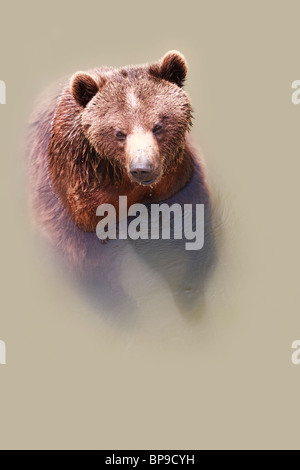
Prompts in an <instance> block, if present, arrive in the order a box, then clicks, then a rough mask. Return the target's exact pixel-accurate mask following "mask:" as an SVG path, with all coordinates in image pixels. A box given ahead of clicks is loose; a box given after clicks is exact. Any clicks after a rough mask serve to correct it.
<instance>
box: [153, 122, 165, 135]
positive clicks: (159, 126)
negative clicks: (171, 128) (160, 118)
mask: <svg viewBox="0 0 300 470" xmlns="http://www.w3.org/2000/svg"><path fill="white" fill-rule="evenodd" d="M162 130H163V126H162V124H155V126H154V127H153V129H152V132H153V134H160V133H161V132H162Z"/></svg>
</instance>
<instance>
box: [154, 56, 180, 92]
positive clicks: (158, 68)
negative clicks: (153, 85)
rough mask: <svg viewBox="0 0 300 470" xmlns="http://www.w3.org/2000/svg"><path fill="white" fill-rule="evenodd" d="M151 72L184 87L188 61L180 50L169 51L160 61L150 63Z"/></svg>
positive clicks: (157, 76)
mask: <svg viewBox="0 0 300 470" xmlns="http://www.w3.org/2000/svg"><path fill="white" fill-rule="evenodd" d="M149 73H150V74H151V75H153V76H154V77H156V78H163V79H164V80H167V81H168V82H171V83H175V84H176V85H178V86H179V87H182V86H183V84H184V81H185V77H186V74H187V63H186V60H185V58H184V56H183V55H182V54H180V52H178V51H169V52H167V53H166V54H165V55H164V56H163V58H162V59H161V60H160V62H158V63H156V64H152V65H150V67H149Z"/></svg>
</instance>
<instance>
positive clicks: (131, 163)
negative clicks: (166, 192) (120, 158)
mask: <svg viewBox="0 0 300 470" xmlns="http://www.w3.org/2000/svg"><path fill="white" fill-rule="evenodd" d="M153 140H154V139H153V138H152V136H149V135H144V136H132V138H131V139H129V142H128V144H127V148H126V155H127V162H128V164H127V171H128V174H129V177H130V179H131V181H133V182H136V183H139V184H142V185H151V184H155V183H156V182H157V181H158V179H159V178H160V176H161V167H162V166H161V164H160V153H159V149H158V146H157V144H156V142H153Z"/></svg>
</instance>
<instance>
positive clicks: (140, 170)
mask: <svg viewBox="0 0 300 470" xmlns="http://www.w3.org/2000/svg"><path fill="white" fill-rule="evenodd" d="M129 171H130V175H131V176H132V178H133V179H134V180H136V181H137V182H139V183H141V184H151V183H153V182H154V180H155V178H154V173H153V165H152V163H151V162H150V161H149V160H143V161H138V160H137V161H133V162H132V163H131V165H130V167H129Z"/></svg>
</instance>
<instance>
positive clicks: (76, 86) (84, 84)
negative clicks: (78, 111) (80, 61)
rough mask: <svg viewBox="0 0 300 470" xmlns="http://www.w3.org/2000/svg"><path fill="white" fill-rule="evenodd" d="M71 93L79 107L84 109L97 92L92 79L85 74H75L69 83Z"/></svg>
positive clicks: (97, 87) (97, 89)
mask: <svg viewBox="0 0 300 470" xmlns="http://www.w3.org/2000/svg"><path fill="white" fill-rule="evenodd" d="M70 87H71V93H72V95H73V97H74V99H75V101H77V103H78V104H79V105H80V106H83V107H85V106H86V105H87V104H88V102H89V101H90V100H91V99H92V98H93V96H95V94H96V93H97V92H98V91H99V86H98V85H97V83H96V82H95V80H94V79H93V77H92V76H91V75H90V74H89V73H86V72H77V73H75V75H73V77H72V78H71V81H70Z"/></svg>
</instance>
